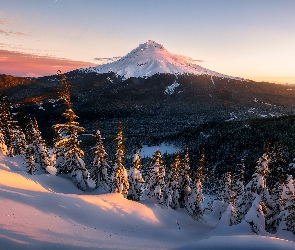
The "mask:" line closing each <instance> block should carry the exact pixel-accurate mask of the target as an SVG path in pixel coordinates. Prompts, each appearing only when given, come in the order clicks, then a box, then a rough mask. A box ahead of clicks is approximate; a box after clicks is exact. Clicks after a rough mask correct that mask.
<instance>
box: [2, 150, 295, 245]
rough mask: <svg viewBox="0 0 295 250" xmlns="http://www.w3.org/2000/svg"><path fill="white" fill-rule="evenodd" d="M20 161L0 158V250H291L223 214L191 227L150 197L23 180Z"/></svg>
mask: <svg viewBox="0 0 295 250" xmlns="http://www.w3.org/2000/svg"><path fill="white" fill-rule="evenodd" d="M22 162H23V159H22V158H21V157H14V158H9V157H7V156H4V155H2V154H0V207H1V210H0V249H1V250H14V249H22V250H23V249H24V250H31V249H32V250H36V249H71V250H75V249H79V250H81V249H285V250H288V249H295V236H294V235H293V234H291V235H288V237H289V238H288V239H289V241H287V240H284V239H278V238H274V237H272V236H258V235H253V234H252V232H251V229H250V226H249V224H247V223H246V222H243V223H241V224H238V225H236V226H228V225H227V223H224V222H225V221H226V218H225V217H226V215H224V216H223V217H222V218H221V220H220V221H218V219H217V218H218V213H212V214H210V215H205V216H204V217H203V219H202V221H196V220H193V219H192V218H191V217H190V216H189V215H188V214H187V212H186V211H185V210H184V209H178V210H172V209H171V208H169V209H163V208H161V207H160V206H159V205H158V203H157V201H156V200H155V199H153V198H152V199H147V200H144V201H141V202H134V201H130V200H127V199H124V198H123V196H122V195H120V194H97V193H96V192H88V193H83V192H82V191H81V190H78V189H77V188H76V187H75V186H74V185H73V183H72V182H71V181H70V180H67V179H64V178H61V177H58V176H55V175H45V174H44V175H35V176H32V175H29V174H28V173H27V172H26V171H25V168H24V166H23V164H22ZM53 172H54V171H53ZM285 236H286V234H285V233H284V232H282V235H281V237H282V238H284V237H285ZM292 240H293V241H292Z"/></svg>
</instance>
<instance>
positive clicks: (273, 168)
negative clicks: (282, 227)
mask: <svg viewBox="0 0 295 250" xmlns="http://www.w3.org/2000/svg"><path fill="white" fill-rule="evenodd" d="M269 156H270V161H269V166H268V167H269V172H270V173H269V175H268V176H267V178H266V182H267V187H268V190H270V196H271V199H270V202H269V204H267V205H268V209H267V213H266V214H265V219H266V225H265V226H266V230H267V231H268V232H270V233H275V232H276V231H277V230H278V228H279V224H280V221H281V218H280V213H281V210H282V209H283V207H282V201H281V197H282V192H283V189H284V186H285V184H286V180H287V177H288V175H287V168H288V164H287V161H286V156H285V155H284V151H283V149H282V147H281V146H280V145H278V144H275V145H274V147H273V148H272V149H271V150H270V152H269Z"/></svg>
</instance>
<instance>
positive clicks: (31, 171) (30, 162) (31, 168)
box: [25, 144, 37, 174]
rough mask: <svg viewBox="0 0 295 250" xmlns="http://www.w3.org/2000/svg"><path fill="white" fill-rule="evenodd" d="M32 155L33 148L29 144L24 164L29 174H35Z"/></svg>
mask: <svg viewBox="0 0 295 250" xmlns="http://www.w3.org/2000/svg"><path fill="white" fill-rule="evenodd" d="M34 153H35V152H34V147H33V146H32V144H29V145H28V147H27V150H26V155H25V164H26V168H27V169H28V173H29V174H35V172H36V171H37V168H36V165H35V159H34Z"/></svg>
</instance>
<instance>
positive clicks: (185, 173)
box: [178, 148, 191, 208]
mask: <svg viewBox="0 0 295 250" xmlns="http://www.w3.org/2000/svg"><path fill="white" fill-rule="evenodd" d="M178 183H179V206H180V207H181V208H184V207H186V205H187V203H188V198H189V196H190V193H191V188H190V184H191V178H190V159H189V151H188V148H187V149H186V153H185V156H184V160H183V164H182V165H181V169H180V175H179V181H178Z"/></svg>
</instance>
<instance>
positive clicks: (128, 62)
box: [81, 40, 228, 79]
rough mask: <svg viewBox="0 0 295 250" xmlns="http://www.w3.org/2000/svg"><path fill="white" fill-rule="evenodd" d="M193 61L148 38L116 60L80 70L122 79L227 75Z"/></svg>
mask: <svg viewBox="0 0 295 250" xmlns="http://www.w3.org/2000/svg"><path fill="white" fill-rule="evenodd" d="M195 62H196V61H195V60H193V59H192V58H190V57H186V56H181V55H176V54H172V53H170V52H169V51H167V50H166V49H165V48H164V46H163V45H161V44H159V43H157V42H155V41H152V40H148V41H147V42H146V43H144V44H140V45H139V46H138V47H137V48H136V49H134V50H132V51H131V52H130V53H128V54H127V55H126V56H124V57H122V58H120V59H119V60H117V61H114V62H112V63H107V64H103V65H99V66H97V67H91V68H87V69H81V71H83V72H97V73H108V72H114V73H117V74H118V75H120V76H122V77H123V78H124V79H128V78H130V77H149V76H152V75H154V74H157V73H169V74H187V73H189V74H194V75H200V74H207V75H212V76H220V77H228V76H225V75H222V74H220V73H217V72H215V71H212V70H208V69H205V68H203V67H201V66H199V65H197V64H196V63H195Z"/></svg>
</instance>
